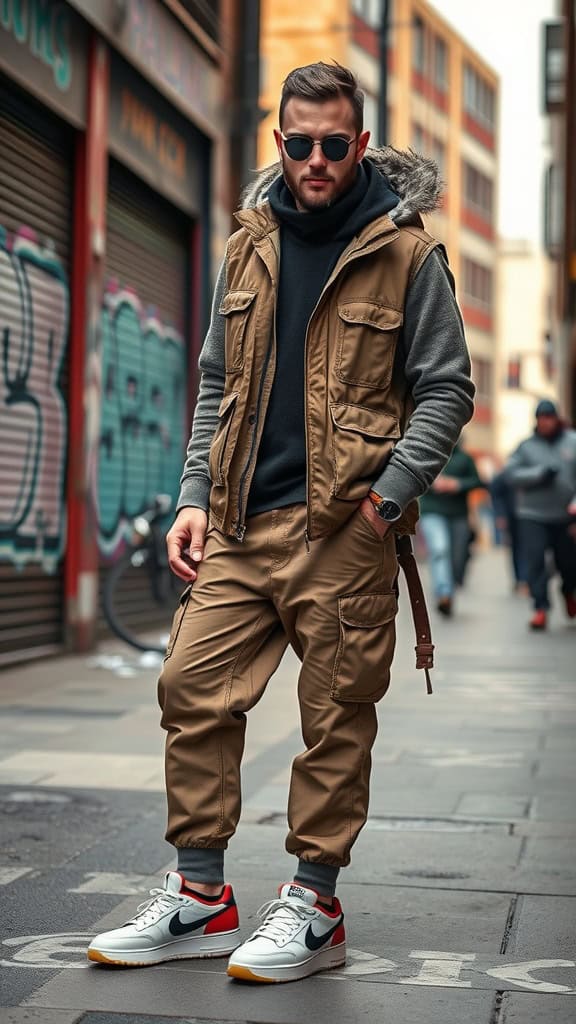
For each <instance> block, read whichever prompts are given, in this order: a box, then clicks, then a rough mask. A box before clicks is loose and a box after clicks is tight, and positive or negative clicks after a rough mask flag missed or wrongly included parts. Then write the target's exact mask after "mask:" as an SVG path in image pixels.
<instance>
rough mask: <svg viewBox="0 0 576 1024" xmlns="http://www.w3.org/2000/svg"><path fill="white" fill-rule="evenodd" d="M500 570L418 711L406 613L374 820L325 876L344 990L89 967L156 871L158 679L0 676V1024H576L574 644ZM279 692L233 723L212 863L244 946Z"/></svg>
mask: <svg viewBox="0 0 576 1024" xmlns="http://www.w3.org/2000/svg"><path fill="white" fill-rule="evenodd" d="M503 560H504V555H503V553H502V552H498V551H496V552H488V553H485V554H482V555H480V556H478V558H477V559H476V560H475V563H474V564H473V566H472V570H471V574H470V582H469V586H468V589H467V590H466V592H465V593H463V594H462V595H461V597H460V599H459V601H458V606H457V614H456V616H455V618H454V619H453V620H452V621H445V620H440V621H438V620H436V619H434V639H435V642H436V645H437V668H436V669H435V671H434V673H433V681H434V688H435V693H434V695H433V696H427V695H426V692H425V682H424V678H423V673H421V672H416V671H415V669H414V668H413V664H414V657H413V643H414V641H413V637H412V629H411V622H410V615H409V608H408V603H407V598H406V597H405V595H403V600H402V611H401V615H400V626H399V650H398V655H397V658H396V662H395V666H394V675H393V686H392V689H391V692H390V694H389V695H388V696H387V697H386V698H385V699H384V701H382V703H381V704H380V733H379V737H378V741H377V745H376V749H375V758H374V783H373V795H372V802H371V809H370V820H369V823H368V825H367V827H366V829H365V830H364V832H363V833H362V835H361V837H360V839H359V841H358V843H357V845H356V847H355V850H354V862H353V865H352V866H351V867H350V868H349V869H347V870H346V871H345V872H343V873H342V875H341V885H340V896H341V898H342V901H343V904H344V909H345V912H346V920H347V933H348V945H349V957H348V962H347V966H346V968H345V969H343V970H341V971H338V972H332V973H329V974H326V975H318V976H316V977H314V978H310V979H308V980H306V981H304V982H298V983H295V984H292V985H283V986H262V987H259V986H250V985H243V984H241V983H235V982H232V981H231V980H230V979H227V978H226V977H225V975H224V974H223V962H221V961H188V962H186V961H179V962H174V963H172V964H166V965H164V966H159V967H153V968H147V969H143V970H113V969H105V968H99V967H96V966H87V964H86V962H85V960H84V955H83V951H84V948H85V945H86V943H87V941H88V938H89V937H90V936H91V935H92V934H93V933H94V932H95V931H101V930H103V929H104V928H108V927H115V926H116V925H118V924H120V923H122V922H123V921H124V920H126V918H127V917H128V916H129V915H130V913H131V912H132V910H133V909H134V907H135V904H136V903H137V902H139V901H140V900H142V899H143V898H145V895H146V892H147V889H148V888H149V887H150V886H151V885H154V884H157V879H158V874H159V873H161V872H162V870H163V869H164V868H166V867H167V866H169V865H171V850H170V847H169V846H168V845H167V844H166V843H165V842H164V840H163V839H162V834H163V828H164V818H165V810H164V796H163V791H162V743H163V737H162V736H161V734H160V731H159V728H158V711H157V707H156V692H155V691H156V686H155V681H156V675H157V670H156V668H155V667H142V666H140V665H138V664H136V659H133V660H131V656H128V658H126V656H124V657H122V655H121V652H120V649H119V648H116V649H115V650H113V649H112V648H111V647H107V648H106V650H105V651H103V652H101V655H100V658H101V656H102V654H105V655H107V658H106V659H104V664H105V666H106V667H102V664H100V665H99V666H98V665H96V666H95V665H94V663H90V660H89V659H86V658H68V659H60V660H53V661H49V662H45V663H43V664H41V665H39V664H32V665H30V666H27V667H22V668H19V669H15V670H6V671H4V673H3V674H2V675H0V833H1V840H0V896H1V899H2V907H3V914H2V918H1V921H2V929H1V930H2V940H3V942H2V944H0V950H1V958H0V959H1V961H2V979H1V985H0V991H1V992H2V997H1V998H0V1004H3V1005H4V1009H3V1010H2V1009H0V1022H1V1024H17V1022H24V1021H26V1022H27V1024H76V1022H81V1024H111V1022H114V1024H143V1022H148V1024H151V1022H159V1021H161V1020H165V1019H166V1020H170V1021H178V1022H180V1024H182V1022H184V1021H187V1022H196V1024H202V1022H205V1024H207V1022H213V1021H221V1022H230V1024H234V1022H246V1021H251V1022H261V1024H265V1022H268V1024H294V1022H298V1021H308V1020H310V1021H315V1022H318V1024H326V1022H328V1021H330V1022H331V1024H332V1022H335V1021H338V1022H339V1024H357V1022H360V1021H367V1022H368V1021H370V1022H371V1021H372V1020H378V1021H382V1022H384V1024H387V1022H391V1021H401V1022H403V1024H434V1022H441V1024H462V1021H464V1020H465V1021H466V1022H467V1024H536V1022H538V1024H549V1022H550V1024H575V1022H576V814H575V812H576V742H575V741H576V622H574V623H568V622H567V621H565V620H564V618H563V617H562V614H561V609H560V608H557V610H556V611H555V612H554V614H553V616H552V622H551V628H550V630H549V631H548V633H546V634H544V635H534V634H531V633H529V632H528V630H527V628H526V621H527V618H528V611H529V609H528V606H527V603H526V601H525V599H522V598H518V597H516V596H513V595H511V593H510V590H509V585H508V581H507V574H506V571H505V566H504V561H503ZM114 656H115V657H114ZM96 661H98V659H96ZM294 684H295V663H294V660H293V659H292V658H291V657H288V658H286V660H285V661H284V663H283V665H282V666H281V668H280V670H279V671H278V673H277V674H276V676H275V677H274V679H273V680H272V682H271V684H270V687H269V689H268V692H267V694H266V696H265V698H264V700H263V701H262V702H261V704H260V705H259V707H258V708H256V709H255V711H254V712H252V714H251V716H250V721H249V735H248V746H247V756H246V764H245V769H244V812H243V819H242V824H241V827H240V829H239V832H238V835H237V836H236V837H235V840H234V842H233V844H231V848H230V853H229V858H228V865H229V871H228V874H229V878H230V881H232V882H233V883H234V885H235V889H236V895H237V898H238V900H239V904H240V911H241V923H242V926H243V929H244V931H245V932H246V933H248V932H249V931H250V930H251V929H252V927H253V926H254V920H255V914H256V910H257V908H258V906H259V905H260V904H261V903H262V902H263V901H264V900H266V899H268V898H270V896H272V895H273V894H274V889H275V886H276V885H277V884H278V882H280V881H283V880H285V879H287V878H289V877H290V875H291V868H292V860H291V858H289V857H288V856H287V855H286V854H285V853H284V851H283V841H284V832H285V806H286V794H287V784H288V771H289V764H290V760H291V758H292V756H293V755H294V754H295V753H296V752H297V751H298V750H299V749H300V743H301V741H300V736H299V730H298V722H297V716H296V712H295V706H294V704H295V695H294V690H295V687H294Z"/></svg>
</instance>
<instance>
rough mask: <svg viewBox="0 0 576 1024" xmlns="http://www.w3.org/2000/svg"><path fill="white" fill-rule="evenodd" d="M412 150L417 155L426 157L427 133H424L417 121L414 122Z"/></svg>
mask: <svg viewBox="0 0 576 1024" xmlns="http://www.w3.org/2000/svg"><path fill="white" fill-rule="evenodd" d="M412 149H413V150H415V152H416V153H420V154H422V155H424V154H425V153H426V149H427V146H426V132H425V131H424V129H423V127H422V125H421V124H418V122H417V121H413V122H412Z"/></svg>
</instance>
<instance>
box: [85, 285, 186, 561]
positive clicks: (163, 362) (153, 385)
mask: <svg viewBox="0 0 576 1024" xmlns="http://www.w3.org/2000/svg"><path fill="white" fill-rule="evenodd" d="M101 337H102V407H101V416H100V457H99V472H98V522H99V543H100V550H101V551H102V553H103V554H105V555H107V556H113V554H114V552H115V551H116V549H117V548H118V545H119V544H120V543H121V542H122V540H123V538H124V537H126V536H127V535H128V532H129V529H128V524H129V521H130V520H131V519H132V518H133V517H134V516H136V515H138V514H139V513H140V512H142V511H144V509H146V508H147V507H148V506H149V504H150V501H151V499H152V498H153V497H154V495H155V494H160V493H163V494H170V495H172V497H173V499H176V497H177V494H178V486H179V479H180V475H181V472H182V456H183V444H184V440H185V413H186V362H185V350H184V341H183V338H182V336H181V335H180V334H179V333H178V332H177V331H175V330H174V329H172V328H170V327H167V326H166V325H165V324H163V323H162V322H161V321H160V319H159V318H158V316H157V315H155V313H154V311H150V310H146V309H144V307H143V306H142V303H141V302H140V299H139V298H138V296H137V295H136V294H135V292H133V291H132V290H128V289H124V290H121V289H119V288H118V287H117V286H115V285H114V284H111V285H110V286H109V287H108V288H107V290H106V294H105V298H104V305H103V309H102V330H101Z"/></svg>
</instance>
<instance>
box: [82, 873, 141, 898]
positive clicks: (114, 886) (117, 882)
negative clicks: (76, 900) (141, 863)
mask: <svg viewBox="0 0 576 1024" xmlns="http://www.w3.org/2000/svg"><path fill="white" fill-rule="evenodd" d="M84 878H85V879H86V881H85V882H82V883H81V884H80V885H78V886H77V887H76V888H74V889H67V892H79V893H83V894H85V895H101V896H108V895H109V896H140V895H142V893H144V894H145V893H146V892H147V891H148V889H149V888H150V886H151V884H153V880H152V879H151V876H150V875H124V874H114V873H113V872H109V871H91V872H88V874H86V875H84Z"/></svg>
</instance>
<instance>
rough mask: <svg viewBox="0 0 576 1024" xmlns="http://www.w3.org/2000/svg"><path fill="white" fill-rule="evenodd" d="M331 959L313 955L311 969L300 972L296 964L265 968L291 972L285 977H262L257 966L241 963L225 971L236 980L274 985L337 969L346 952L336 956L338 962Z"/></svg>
mask: <svg viewBox="0 0 576 1024" xmlns="http://www.w3.org/2000/svg"><path fill="white" fill-rule="evenodd" d="M323 952H324V953H327V952H328V950H324V951H323ZM331 960H332V958H331V957H324V958H323V959H322V960H320V957H318V958H316V957H314V960H313V961H312V962H313V963H314V961H316V962H315V963H314V966H313V968H312V970H309V971H306V970H303V971H302V972H301V973H300V972H299V971H298V966H297V965H295V966H291V967H288V968H281V967H280V968H278V967H276V968H274V967H269V968H267V970H269V971H270V973H272V972H273V971H276V972H278V973H279V972H280V971H282V970H284V971H285V972H290V973H291V977H286V976H284V977H278V976H277V977H275V978H266V977H264V975H263V974H258V973H257V971H258V968H257V967H245V966H244V965H242V964H229V965H228V969H227V971H226V973H227V975H228V977H230V978H235V979H236V980H237V981H252V982H254V981H256V982H260V983H264V984H268V985H270V984H272V985H274V984H285V983H287V982H290V981H301V980H302V979H303V978H309V977H310V976H311V975H313V974H319V973H320V972H321V971H335V970H338V968H339V967H344V966H345V964H346V953H345V952H344V954H343V955H340V956H339V957H338V962H337V963H334V962H331ZM326 961H328V962H327V963H326ZM309 963H310V961H309ZM305 966H306V965H305V964H302V967H305Z"/></svg>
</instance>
